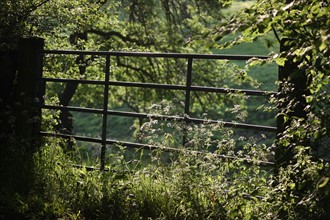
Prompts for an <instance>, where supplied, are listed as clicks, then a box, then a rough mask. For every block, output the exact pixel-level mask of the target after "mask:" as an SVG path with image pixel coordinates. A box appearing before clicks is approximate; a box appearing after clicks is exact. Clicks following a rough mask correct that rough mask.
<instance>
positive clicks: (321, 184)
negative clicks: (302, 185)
mask: <svg viewBox="0 0 330 220" xmlns="http://www.w3.org/2000/svg"><path fill="white" fill-rule="evenodd" d="M329 180H330V178H329V177H322V179H321V180H320V181H319V183H318V185H317V187H318V188H323V187H325V186H326V185H327V184H328V182H329Z"/></svg>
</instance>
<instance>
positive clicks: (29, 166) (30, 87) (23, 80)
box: [10, 38, 44, 197]
mask: <svg viewBox="0 0 330 220" xmlns="http://www.w3.org/2000/svg"><path fill="white" fill-rule="evenodd" d="M43 46H44V40H43V39H41V38H25V39H21V40H20V41H19V47H18V72H17V75H16V88H15V90H14V112H15V113H14V114H15V118H16V119H15V128H14V132H15V139H16V140H17V143H16V144H15V145H14V146H13V147H14V148H15V151H16V153H15V154H13V156H14V158H11V165H10V166H11V167H10V169H12V170H13V173H12V174H11V178H12V180H13V181H12V186H11V187H12V189H13V190H14V192H17V193H18V194H19V195H21V196H23V197H25V196H28V194H29V192H30V189H31V186H32V185H31V184H32V182H33V178H34V175H33V169H34V164H33V154H34V152H35V151H36V150H38V149H39V148H40V144H41V141H40V140H41V138H40V136H39V131H40V130H39V129H40V127H41V110H40V107H39V105H38V101H39V100H41V99H40V98H41V97H40V95H39V92H40V91H39V90H40V78H41V76H42V52H43ZM15 179H16V181H15Z"/></svg>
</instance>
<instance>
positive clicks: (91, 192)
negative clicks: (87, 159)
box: [18, 122, 273, 219]
mask: <svg viewBox="0 0 330 220" xmlns="http://www.w3.org/2000/svg"><path fill="white" fill-rule="evenodd" d="M151 123H152V124H154V125H155V123H154V122H151ZM206 127H208V128H207V130H209V131H210V133H209V134H205V135H200V136H194V138H192V140H191V142H194V143H205V145H199V149H198V150H199V151H200V152H199V153H197V151H187V150H186V149H184V148H182V149H181V150H180V151H177V152H172V153H165V152H162V151H159V150H153V151H151V150H148V149H145V150H142V149H137V150H136V151H135V153H134V158H131V159H130V160H125V159H124V158H123V155H124V152H125V151H126V149H125V148H124V147H120V146H119V148H120V149H121V150H120V151H117V152H116V153H112V154H110V155H109V157H110V158H111V159H110V160H109V164H108V166H107V169H108V171H105V172H100V171H98V170H94V171H87V167H86V168H85V167H82V168H76V167H74V166H73V165H74V164H75V162H76V161H75V159H74V157H70V156H68V155H67V154H66V153H64V151H63V149H62V148H61V147H59V145H60V144H59V139H54V138H47V140H45V141H46V142H45V145H44V147H43V148H42V150H41V151H40V152H39V153H37V154H36V155H35V157H34V161H35V165H36V166H35V178H34V185H33V188H32V191H31V193H30V196H29V198H28V200H24V201H22V203H21V205H20V206H19V209H18V210H19V212H20V213H21V214H22V215H23V216H25V217H27V218H30V219H39V218H63V219H141V218H142V219H148V218H150V219H222V218H228V219H236V218H240V219H253V218H257V217H264V218H265V219H268V218H269V219H272V218H270V217H267V216H268V215H269V210H273V209H272V206H271V203H270V202H269V198H268V189H269V185H268V180H269V178H270V177H271V174H270V172H269V170H267V169H265V168H262V166H260V164H259V162H258V161H260V160H262V159H263V158H261V157H260V155H263V154H264V153H265V154H268V153H267V149H266V148H263V147H261V146H259V147H261V148H258V147H257V144H256V143H253V142H252V140H250V141H251V142H250V145H246V146H245V148H244V149H242V150H241V151H240V152H235V140H234V139H232V138H233V136H232V132H231V131H230V130H229V129H224V128H222V126H221V125H220V124H219V125H214V126H212V125H202V126H200V127H199V128H198V127H196V128H195V131H194V133H195V134H200V133H201V132H203V133H204V130H205V129H206ZM144 128H145V129H146V132H152V131H150V129H149V128H148V125H146V126H145V127H144ZM219 131H221V132H222V135H223V139H221V140H219V139H217V140H213V141H212V142H213V144H215V145H216V149H215V150H214V152H213V153H209V152H208V150H207V149H208V148H209V147H210V146H209V145H208V144H207V142H205V140H208V139H210V138H212V133H214V132H219ZM145 134H146V135H147V136H149V135H148V134H147V133H145ZM169 135H170V133H167V135H166V134H165V135H164V136H165V137H169ZM224 139H227V141H224ZM229 143H231V144H229ZM162 144H164V145H163V147H173V144H174V143H173V142H171V141H169V139H164V140H163V142H162ZM161 146H162V145H161ZM256 149H259V150H258V152H256V151H255V150H256ZM196 150H197V149H196ZM224 152H232V154H231V156H232V158H231V159H229V158H226V157H224V158H222V157H221V156H220V155H221V154H222V153H224ZM243 155H244V157H249V158H250V159H249V160H250V162H246V161H244V160H243V159H242V158H241V157H242V156H243ZM165 158H167V159H166V160H164V159H165ZM146 161H149V163H146ZM255 207H258V209H255Z"/></svg>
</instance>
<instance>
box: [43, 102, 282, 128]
mask: <svg viewBox="0 0 330 220" xmlns="http://www.w3.org/2000/svg"><path fill="white" fill-rule="evenodd" d="M41 108H44V109H57V110H61V109H66V110H69V111H76V112H88V113H96V114H101V113H103V110H102V109H93V108H83V107H74V106H52V105H43V106H41ZM106 114H108V115H117V116H125V117H135V118H152V119H158V120H172V121H185V122H188V123H189V122H191V123H196V124H202V123H205V124H219V123H220V124H223V126H224V127H232V128H240V129H254V130H258V131H265V132H276V130H277V128H276V127H272V126H264V125H254V124H246V123H238V122H226V121H221V120H213V119H200V118H191V117H184V116H167V115H154V114H147V113H137V112H126V111H114V110H108V111H107V112H106Z"/></svg>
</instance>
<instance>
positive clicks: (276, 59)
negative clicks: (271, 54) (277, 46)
mask: <svg viewBox="0 0 330 220" xmlns="http://www.w3.org/2000/svg"><path fill="white" fill-rule="evenodd" d="M286 60H287V59H286V58H282V57H277V58H275V62H276V63H277V65H279V66H284V64H285V61H286Z"/></svg>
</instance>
